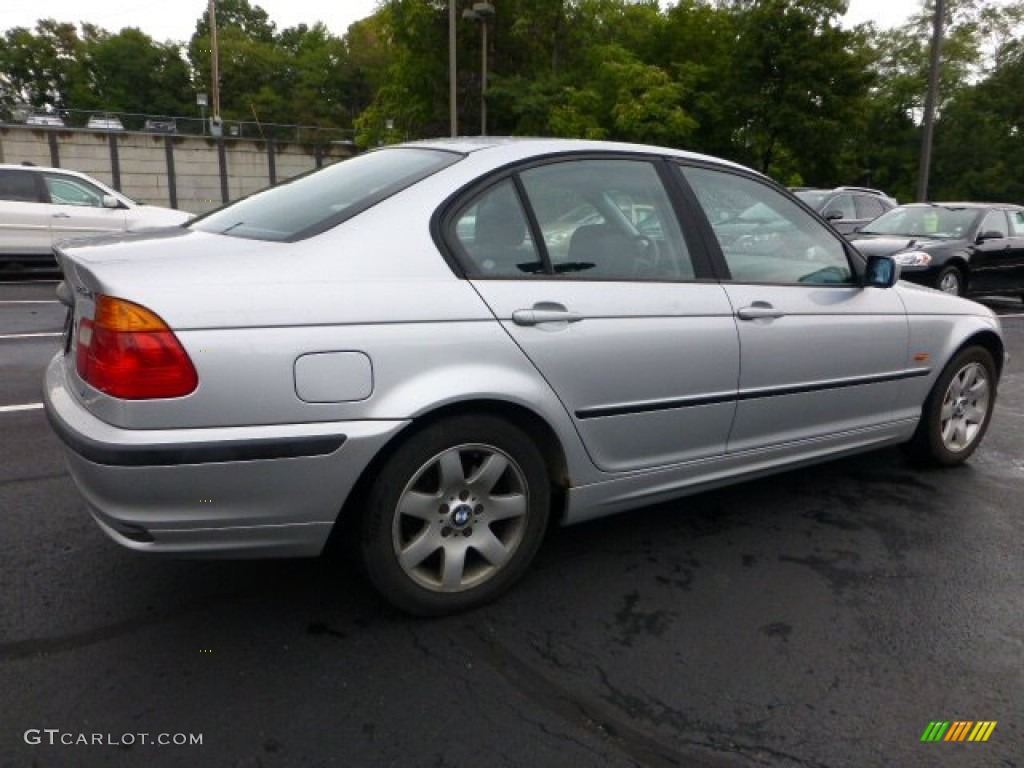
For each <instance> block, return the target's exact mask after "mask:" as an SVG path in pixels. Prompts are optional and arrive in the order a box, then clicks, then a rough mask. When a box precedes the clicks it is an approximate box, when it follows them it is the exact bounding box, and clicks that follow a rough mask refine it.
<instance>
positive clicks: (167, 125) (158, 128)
mask: <svg viewBox="0 0 1024 768" xmlns="http://www.w3.org/2000/svg"><path fill="white" fill-rule="evenodd" d="M142 130H144V131H146V132H147V133H177V132H178V124H177V123H176V122H175V121H174V118H172V117H169V118H162V119H149V120H147V121H146V122H145V123H144V124H143V126H142Z"/></svg>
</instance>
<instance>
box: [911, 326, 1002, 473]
mask: <svg viewBox="0 0 1024 768" xmlns="http://www.w3.org/2000/svg"><path fill="white" fill-rule="evenodd" d="M996 385H997V379H996V366H995V362H994V361H993V360H992V355H991V354H990V353H989V351H988V350H987V349H985V348H984V347H976V346H972V347H966V348H964V349H962V350H960V352H958V353H957V354H956V356H955V357H954V358H953V359H952V360H951V361H950V362H949V364H948V365H947V366H946V367H945V368H944V369H943V371H942V373H941V374H940V375H939V378H938V379H937V380H936V382H935V386H934V387H932V391H931V392H930V393H929V395H928V399H927V400H925V403H924V408H923V409H922V411H921V422H920V423H919V424H918V425H917V431H916V432H915V433H914V437H913V438H911V440H910V442H909V443H908V444H907V446H906V448H907V453H908V454H909V455H910V457H911V458H912V459H914V460H915V461H917V462H919V463H923V464H930V465H933V466H936V465H937V466H944V467H949V466H953V465H956V464H962V463H963V462H964V461H966V460H967V459H968V458H969V457H970V455H971V454H972V453H974V451H975V449H976V448H977V447H978V445H979V444H980V443H981V440H982V438H983V437H985V432H986V431H987V430H988V425H989V422H991V420H992V408H993V406H994V405H995V402H996Z"/></svg>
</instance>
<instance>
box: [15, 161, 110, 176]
mask: <svg viewBox="0 0 1024 768" xmlns="http://www.w3.org/2000/svg"><path fill="white" fill-rule="evenodd" d="M0 170H4V171H39V172H43V171H46V172H50V171H52V172H54V173H68V174H71V175H72V176H82V177H85V178H88V179H91V178H92V177H91V176H88V175H87V174H84V173H82V172H81V171H72V170H70V169H68V168H54V167H51V166H48V165H25V164H23V163H0Z"/></svg>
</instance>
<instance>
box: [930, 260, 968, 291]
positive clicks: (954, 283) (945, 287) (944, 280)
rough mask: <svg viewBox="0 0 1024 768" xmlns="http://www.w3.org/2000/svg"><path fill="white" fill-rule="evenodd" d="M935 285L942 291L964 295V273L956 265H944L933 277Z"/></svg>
mask: <svg viewBox="0 0 1024 768" xmlns="http://www.w3.org/2000/svg"><path fill="white" fill-rule="evenodd" d="M935 287H936V288H938V289H939V290H940V291H942V292H943V293H951V294H953V295H954V296H963V295H964V275H963V272H961V271H960V269H959V268H958V267H946V268H945V269H943V270H942V271H941V272H939V275H938V277H936V278H935Z"/></svg>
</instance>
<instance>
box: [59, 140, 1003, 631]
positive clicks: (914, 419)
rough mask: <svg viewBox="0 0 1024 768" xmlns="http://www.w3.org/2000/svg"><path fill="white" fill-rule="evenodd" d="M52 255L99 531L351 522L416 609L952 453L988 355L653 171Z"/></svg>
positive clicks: (795, 205)
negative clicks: (587, 549)
mask: <svg viewBox="0 0 1024 768" xmlns="http://www.w3.org/2000/svg"><path fill="white" fill-rule="evenodd" d="M57 255H58V259H59V261H60V264H61V267H62V269H63V272H64V283H63V284H62V286H61V288H60V289H59V290H58V293H59V295H60V296H61V298H62V300H63V301H64V302H65V303H66V304H67V305H68V307H69V321H68V325H67V332H66V336H65V343H64V347H63V350H62V351H61V352H60V353H59V354H58V355H56V357H55V358H54V359H53V361H52V362H51V363H50V365H49V367H48V369H47V372H46V381H45V401H46V409H47V413H48V415H49V418H50V422H51V424H52V425H53V428H54V429H55V431H56V433H57V434H58V435H59V436H60V438H61V439H62V441H63V442H64V444H65V446H66V454H67V462H68V467H69V470H70V473H71V475H72V477H73V478H74V481H75V483H76V484H77V486H78V488H79V489H80V490H81V493H82V495H83V497H84V498H85V502H86V504H87V506H88V509H89V510H90V512H91V514H92V516H93V517H94V519H95V520H96V522H97V524H98V525H99V526H100V527H101V528H102V529H103V530H104V531H105V532H106V533H107V534H108V535H109V536H110V537H111V538H113V539H114V540H115V541H117V542H118V543H120V544H122V545H124V546H126V547H129V548H131V549H133V550H136V551H139V552H153V553H170V554H175V555H183V556H199V555H202V556H211V555H215V556H229V557H236V556H257V557H263V556H294V555H317V554H319V553H320V552H321V551H322V550H323V548H324V545H325V543H326V542H327V540H328V536H329V535H330V534H331V532H332V530H334V529H335V528H338V529H339V531H343V532H344V533H345V535H348V536H350V537H352V538H353V539H354V543H356V544H357V546H358V551H359V552H360V555H361V560H362V562H363V564H364V566H365V569H366V572H367V574H368V576H369V579H370V581H371V582H372V583H373V584H374V585H375V586H376V588H378V589H379V590H380V592H381V593H382V594H383V595H384V596H385V597H386V598H387V599H388V600H389V601H391V602H392V603H393V604H394V605H396V606H398V607H399V608H401V609H403V610H405V611H408V612H411V613H415V614H421V615H437V614H444V613H452V612H456V611H462V610H466V609H469V608H473V607H475V606H478V605H481V604H483V603H485V602H487V601H489V600H492V599H493V598H495V597H496V596H497V595H499V594H500V593H501V592H503V591H504V590H506V589H507V588H508V587H509V586H510V585H511V584H512V583H513V582H515V581H516V579H517V578H519V577H520V576H521V575H522V573H523V572H524V570H525V569H526V568H527V566H528V565H529V563H530V561H531V559H532V558H533V557H534V555H535V554H536V552H537V550H538V548H539V547H540V545H541V541H542V539H543V537H544V534H545V532H546V530H547V529H548V527H549V523H558V524H571V523H576V522H580V521H583V520H588V519H591V518H595V517H598V516H601V515H608V514H612V513H616V512H620V511H623V510H627V509H631V508H634V507H638V506H642V505H647V504H651V503H654V502H660V501H664V500H667V499H672V498H676V497H679V496H682V495H685V494H691V493H695V492H700V491H702V490H705V489H708V488H712V487H716V486H721V485H725V484H728V483H734V482H739V481H743V480H746V479H748V478H752V477H757V476H760V475H764V474H767V473H771V472H777V471H780V470H784V469H790V468H793V467H797V466H801V465H806V464H809V463H812V462H818V461H823V460H827V459H833V458H836V457H838V456H843V455H847V454H850V453H854V452H857V451H866V450H871V449H875V448H878V447H880V446H885V445H892V444H903V445H904V446H906V449H907V451H908V452H909V453H910V455H911V456H912V457H913V458H914V459H915V460H917V461H923V462H930V463H934V464H940V465H953V464H958V463H960V462H963V461H964V460H965V459H967V458H968V457H969V456H970V455H971V453H972V452H973V451H974V450H975V449H976V448H977V447H978V444H979V443H980V442H981V440H982V438H983V436H984V434H985V431H986V429H987V427H988V425H989V421H990V418H991V414H992V408H993V405H994V402H995V397H996V387H997V383H998V379H999V375H1000V372H1001V369H1002V367H1003V362H1004V348H1003V341H1002V338H1001V332H1000V327H999V323H998V321H997V319H996V318H995V316H994V315H993V314H992V312H990V311H989V310H988V309H986V308H984V307H982V306H980V305H978V304H975V303H973V302H970V301H967V300H964V299H960V298H957V297H954V296H950V295H946V294H942V293H939V292H936V291H932V290H929V289H926V288H920V287H916V286H912V285H909V284H904V283H898V282H897V279H898V269H897V267H896V265H895V264H894V263H893V262H892V260H890V259H888V258H885V257H871V258H868V259H865V258H863V257H862V256H861V255H860V254H858V253H857V252H856V251H855V250H854V249H853V247H852V246H851V245H850V244H848V243H847V242H845V241H844V240H843V238H841V237H840V236H839V235H837V234H836V232H835V231H833V230H832V229H831V228H829V226H828V225H826V224H825V223H824V222H823V221H822V220H821V219H819V218H817V217H816V216H815V215H814V214H813V213H812V212H811V211H810V210H809V209H807V208H806V207H804V206H803V204H802V203H800V202H799V201H797V200H796V199H795V198H794V197H793V196H792V195H791V194H789V193H788V192H786V191H785V190H784V189H782V188H780V187H779V186H778V185H776V184H775V183H773V182H772V181H770V180H769V179H767V178H765V177H764V176H762V175H760V174H758V173H755V172H753V171H750V170H748V169H745V168H743V167H740V166H737V165H734V164H732V163H728V162H725V161H721V160H716V159H714V158H711V157H706V156H701V155H695V154H690V153H686V152H681V151H676V150H671V149H663V148H658V147H649V146H638V145H626V144H613V143H601V142H590V141H573V140H554V139H530V140H520V139H493V138H486V139H453V140H443V141H428V142H417V143H410V144H404V145H399V146H394V147H388V148H383V149H379V150H376V151H373V152H369V153H366V154H363V155H360V156H357V157H355V158H353V159H350V160H346V161H344V162H341V163H338V164H336V165H333V166H331V167H328V168H325V169H323V170H321V171H318V172H316V173H312V174H309V175H307V176H303V177H301V178H298V179H295V180H293V181H290V182H288V183H285V184H281V185H279V186H276V187H273V188H271V189H268V190H266V191H264V192H262V193H259V194H256V195H254V196H251V197H249V198H246V199H244V200H240V201H238V202H236V203H234V204H231V205H228V206H226V207H224V208H221V209H219V210H217V211H214V212H212V213H210V214H208V215H206V216H205V217H202V218H199V219H197V220H195V221H193V222H192V223H190V224H188V225H187V226H185V227H182V228H177V229H173V230H165V231H160V232H151V233H140V234H135V235H131V234H129V235H120V236H111V237H109V238H105V239H102V240H93V241H89V242H81V243H77V244H71V245H66V246H65V247H63V248H61V249H59V250H58V253H57Z"/></svg>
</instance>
